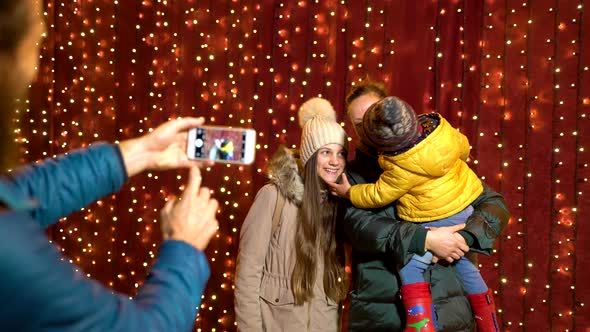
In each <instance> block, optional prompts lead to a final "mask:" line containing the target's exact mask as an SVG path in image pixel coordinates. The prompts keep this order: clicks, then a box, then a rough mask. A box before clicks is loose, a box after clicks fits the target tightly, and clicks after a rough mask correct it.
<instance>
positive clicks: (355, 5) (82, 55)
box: [16, 0, 590, 331]
mask: <svg viewBox="0 0 590 332" xmlns="http://www.w3.org/2000/svg"><path fill="white" fill-rule="evenodd" d="M422 6H423V7H424V8H420V9H419V10H420V12H421V13H425V15H422V16H421V17H423V19H422V20H423V21H422V22H421V23H420V24H414V23H413V22H412V24H407V22H408V17H416V13H415V12H414V11H415V8H410V7H407V6H401V7H399V8H398V7H397V6H391V5H390V4H389V3H388V2H386V1H372V2H371V3H370V6H369V7H367V6H366V3H365V2H362V1H344V0H341V1H319V0H301V1H296V2H288V1H275V2H272V1H271V2H264V3H259V2H254V1H241V2H239V1H228V2H227V3H224V4H223V5H220V4H218V3H216V2H215V3H213V2H212V3H211V4H209V3H204V2H199V1H194V0H188V1H181V2H174V4H172V2H170V1H165V0H146V1H142V2H133V1H124V2H123V1H114V2H113V1H100V0H87V1H84V2H81V1H67V2H66V1H46V4H45V13H44V17H45V19H46V21H47V28H48V33H47V38H46V40H45V41H44V42H43V48H42V55H41V64H40V67H39V79H38V81H37V82H35V83H34V84H33V85H32V87H31V90H32V94H33V95H34V96H36V97H35V98H33V99H30V100H28V101H27V103H26V104H25V106H24V107H23V108H21V109H19V110H17V112H19V113H20V115H21V120H20V121H19V122H18V123H17V129H16V130H17V134H18V135H19V142H20V143H21V145H22V149H23V155H24V161H36V160H39V159H41V158H45V157H51V156H56V155H58V154H61V153H64V152H66V151H68V150H70V149H72V148H78V147H84V146H87V145H89V144H91V143H92V142H95V141H98V140H105V141H115V142H118V141H122V140H124V139H127V138H130V137H135V136H137V135H141V134H145V133H147V132H149V131H150V130H152V129H153V128H155V127H156V126H157V125H158V124H160V123H162V122H164V121H165V120H166V119H168V118H173V117H176V116H188V115H197V116H201V115H202V116H205V117H206V119H207V122H208V123H210V124H218V125H232V126H244V127H253V128H255V129H256V130H257V131H258V136H257V143H258V144H257V146H256V149H257V156H256V162H255V164H254V165H253V166H240V167H237V166H229V165H215V166H213V167H210V168H207V169H206V170H205V175H204V181H205V182H204V184H205V185H207V186H209V187H210V188H212V192H213V195H214V196H215V197H216V198H217V199H218V200H219V202H220V203H221V207H220V213H219V216H218V217H219V220H220V231H219V233H218V234H217V236H216V237H215V238H214V239H213V240H212V241H211V244H210V246H209V248H208V250H207V255H208V257H209V258H210V264H211V267H212V277H211V280H210V281H209V284H208V288H207V290H206V292H205V294H204V295H203V298H202V304H201V306H200V313H199V317H198V318H197V322H196V325H195V329H196V330H197V331H201V330H203V331H204V330H207V331H209V330H215V331H217V330H219V331H228V330H235V323H234V313H233V290H234V285H233V279H234V272H235V264H236V261H235V258H236V253H237V248H238V241H239V229H240V225H241V222H242V221H243V219H244V217H245V215H246V213H247V210H248V207H249V206H250V204H251V203H252V200H253V198H254V196H255V193H256V191H257V190H258V189H259V188H260V187H261V186H262V185H263V184H264V183H265V181H266V180H265V177H264V172H265V170H266V161H267V160H268V159H269V158H270V156H271V155H272V154H273V153H274V151H275V149H276V148H277V146H278V145H279V144H287V145H288V146H291V147H296V146H297V145H298V144H299V136H300V128H299V126H298V123H297V109H298V107H299V105H300V104H301V103H302V102H303V101H305V100H306V99H308V98H310V97H313V96H322V97H325V98H327V99H329V100H330V101H331V102H332V103H333V104H334V107H335V109H336V110H337V112H338V114H339V118H340V119H341V120H342V121H343V124H344V127H345V129H346V130H347V131H348V132H349V133H350V134H351V136H353V137H354V134H352V126H351V125H350V123H349V122H348V121H349V120H348V119H347V118H346V117H345V113H344V96H345V93H346V91H347V90H348V89H349V88H350V87H351V86H353V85H355V84H357V83H358V82H359V81H360V80H362V79H363V78H365V77H366V76H367V75H369V76H370V77H371V78H372V79H374V80H382V81H384V82H386V84H387V86H388V88H389V90H390V91H391V93H393V94H395V95H397V96H400V97H402V98H404V99H406V100H407V101H408V102H409V103H410V104H411V105H413V106H414V107H415V109H416V110H417V111H418V112H430V111H437V112H440V113H442V114H443V115H444V116H445V117H446V118H447V119H448V120H449V122H450V123H451V124H452V125H454V126H456V127H458V128H459V129H460V130H461V132H462V133H464V134H465V135H466V136H467V137H468V138H469V140H470V143H471V145H472V151H471V158H470V160H469V163H470V166H471V167H472V168H473V169H474V170H475V171H476V172H477V173H478V175H479V176H480V177H481V178H482V179H484V180H485V181H486V183H487V184H489V185H490V186H491V187H492V188H494V189H496V190H498V191H500V192H501V193H502V194H503V195H504V196H505V197H506V200H507V202H508V205H509V208H510V212H511V219H510V222H509V226H508V227H507V228H506V230H505V232H504V233H503V234H502V235H501V236H500V240H499V241H498V242H497V243H496V247H495V250H494V253H493V255H492V256H491V257H489V258H488V257H484V256H480V259H479V265H480V268H481V270H482V274H483V275H484V278H485V279H486V281H487V283H488V285H489V286H491V287H492V288H493V289H495V294H496V303H497V307H498V312H499V318H500V323H501V325H502V329H503V330H510V331H512V330H517V329H520V328H521V327H523V326H525V327H526V328H527V329H529V330H533V329H538V330H546V329H547V326H550V327H551V329H552V330H556V331H557V330H559V331H562V330H570V331H573V330H576V329H580V328H585V327H588V326H590V318H586V317H590V311H589V310H590V309H589V308H588V306H585V305H584V303H586V302H588V301H590V290H589V288H588V287H589V286H588V285H587V284H586V283H585V282H584V281H585V280H587V277H588V271H587V267H585V266H584V265H583V264H582V262H585V261H586V260H587V255H588V253H587V250H585V246H584V244H585V243H587V242H588V241H590V235H588V234H590V230H588V226H587V225H585V224H584V223H582V221H583V220H587V219H588V217H589V213H590V212H589V211H588V209H587V207H588V206H590V195H588V194H587V193H588V178H589V174H590V170H589V168H588V163H589V161H588V154H587V147H586V146H585V145H586V142H588V141H589V139H588V133H590V127H589V126H590V125H589V122H588V117H587V114H588V111H589V107H590V90H589V89H590V84H589V76H588V75H589V70H588V68H589V67H590V62H589V61H588V59H589V57H588V52H589V50H588V43H587V39H588V38H586V36H585V35H584V34H583V32H584V31H586V30H584V29H583V27H585V26H587V22H585V21H584V20H583V19H584V15H583V13H584V9H585V8H584V7H583V6H582V2H581V1H574V2H569V3H560V4H559V6H553V7H551V6H547V5H545V4H542V3H541V4H537V3H536V2H535V3H533V2H530V1H522V2H520V3H508V2H506V3H505V2H499V1H486V2H485V3H482V4H481V6H480V8H478V7H477V6H474V7H469V6H467V1H465V0H463V1H456V2H452V3H449V2H428V3H424V4H422ZM410 26H411V28H409V27H410ZM33 110H34V111H33ZM186 175H187V174H186V172H185V171H170V172H148V173H145V174H142V175H139V176H136V177H135V178H133V179H131V180H130V181H129V183H128V184H127V185H126V186H125V187H124V188H123V190H122V191H121V192H120V193H117V194H115V195H110V196H108V197H105V198H102V199H101V200H100V201H98V202H97V203H95V204H92V205H90V206H88V207H85V208H84V209H82V210H81V211H79V212H77V213H76V214H74V215H72V216H69V217H68V218H64V219H63V220H62V221H61V222H60V223H58V224H57V225H56V226H54V227H52V228H51V229H50V230H49V236H50V239H51V241H52V242H53V243H55V244H56V245H58V246H59V248H60V250H61V252H62V253H64V254H65V257H67V258H64V260H66V261H69V262H71V263H73V264H76V265H77V266H79V267H80V269H81V271H83V272H84V274H86V275H87V276H88V277H91V278H97V279H98V280H100V281H101V282H102V283H103V284H105V285H107V286H108V287H111V288H112V289H113V290H116V291H121V292H125V293H127V294H129V295H130V296H133V295H135V294H136V292H137V289H138V288H140V287H141V285H142V283H143V281H144V279H145V277H146V275H147V272H148V270H149V268H150V267H151V266H152V264H153V263H154V260H155V258H156V257H157V252H158V246H159V244H160V243H161V234H160V231H159V227H160V225H159V209H160V208H161V207H163V206H164V204H165V202H166V201H167V199H169V197H170V196H171V195H178V194H179V193H180V192H181V191H182V189H183V188H184V187H183V184H184V183H185V181H186Z"/></svg>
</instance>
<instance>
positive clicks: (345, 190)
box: [326, 173, 351, 199]
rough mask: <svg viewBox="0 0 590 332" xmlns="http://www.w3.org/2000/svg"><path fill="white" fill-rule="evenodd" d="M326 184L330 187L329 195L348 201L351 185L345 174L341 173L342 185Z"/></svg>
mask: <svg viewBox="0 0 590 332" xmlns="http://www.w3.org/2000/svg"><path fill="white" fill-rule="evenodd" d="M326 184H327V185H328V186H329V187H330V193H331V194H332V195H334V196H338V197H342V198H346V199H350V196H349V191H350V187H351V185H350V183H349V182H348V179H347V178H346V174H344V173H342V183H336V182H326Z"/></svg>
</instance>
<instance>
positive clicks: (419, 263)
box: [400, 205, 488, 294]
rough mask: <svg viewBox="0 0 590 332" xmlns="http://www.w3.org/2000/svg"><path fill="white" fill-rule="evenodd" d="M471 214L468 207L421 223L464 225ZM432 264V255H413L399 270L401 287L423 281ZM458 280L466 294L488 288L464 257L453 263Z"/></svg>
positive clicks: (482, 291) (433, 225) (434, 225)
mask: <svg viewBox="0 0 590 332" xmlns="http://www.w3.org/2000/svg"><path fill="white" fill-rule="evenodd" d="M472 213H473V207H471V205H470V206H468V207H467V208H466V209H465V210H463V211H461V212H459V213H457V214H454V215H452V216H450V217H448V218H444V219H440V220H436V221H432V222H426V223H422V226H424V227H445V226H454V225H459V224H464V223H465V221H466V220H467V218H469V216H470V215H471V214H472ZM430 264H432V253H430V252H427V253H426V254H425V255H424V256H419V255H414V256H413V257H412V259H411V260H410V262H409V263H408V264H406V266H404V267H403V268H402V269H401V270H400V278H401V280H402V285H409V284H413V283H416V282H423V281H424V271H426V269H427V268H428V266H430ZM453 266H454V267H455V269H456V271H457V274H458V275H459V279H461V281H462V282H463V288H465V292H466V293H467V294H481V293H485V292H487V291H488V286H487V285H486V283H485V281H484V280H483V278H482V277H481V274H480V273H479V270H478V269H477V267H476V266H475V265H473V263H471V261H469V260H468V259H467V258H465V256H463V257H461V259H459V260H458V261H455V262H454V263H453Z"/></svg>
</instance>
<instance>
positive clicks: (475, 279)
mask: <svg viewBox="0 0 590 332" xmlns="http://www.w3.org/2000/svg"><path fill="white" fill-rule="evenodd" d="M455 268H456V270H457V273H458V274H459V278H460V279H461V280H462V281H463V287H465V292H466V293H467V298H468V299H469V303H471V308H472V309H473V313H474V315H475V322H476V324H477V331H478V332H497V331H500V329H499V327H498V322H497V320H496V306H495V304H494V297H493V295H492V292H491V290H489V289H488V286H487V285H486V283H485V281H484V280H483V278H482V277H481V274H480V273H479V270H478V269H477V267H475V265H473V263H471V262H470V261H469V260H468V259H467V258H465V257H462V258H461V259H460V260H458V261H457V262H456V264H455Z"/></svg>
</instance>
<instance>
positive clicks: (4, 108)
mask: <svg viewBox="0 0 590 332" xmlns="http://www.w3.org/2000/svg"><path fill="white" fill-rule="evenodd" d="M31 3H32V1H30V0H0V112H2V114H1V116H0V173H4V172H5V171H6V170H8V169H9V168H11V167H12V166H14V164H15V162H16V161H17V160H16V158H17V145H16V143H15V140H14V129H13V117H14V113H13V112H14V110H15V108H16V106H17V104H16V99H19V98H22V97H23V96H24V93H25V92H26V87H27V83H28V82H24V81H23V79H22V77H20V76H19V74H18V73H16V72H15V70H14V62H13V61H12V59H15V57H16V56H17V54H16V53H17V51H18V48H19V46H20V45H21V43H22V42H23V40H24V39H25V38H26V37H27V34H28V33H29V32H30V29H31V27H32V24H33V21H32V20H33V19H32V18H33V15H31V12H32V11H33V10H34V8H31Z"/></svg>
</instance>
